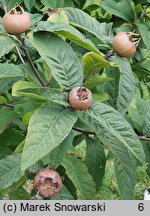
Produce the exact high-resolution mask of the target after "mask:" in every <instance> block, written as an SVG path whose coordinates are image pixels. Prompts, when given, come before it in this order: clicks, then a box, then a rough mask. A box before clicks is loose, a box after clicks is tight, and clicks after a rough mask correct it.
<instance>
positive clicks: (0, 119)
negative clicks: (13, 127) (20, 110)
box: [0, 107, 17, 132]
mask: <svg viewBox="0 0 150 216" xmlns="http://www.w3.org/2000/svg"><path fill="white" fill-rule="evenodd" d="M16 116H17V114H16V113H15V112H14V110H13V109H11V108H7V107H0V132H1V131H3V129H6V128H7V127H8V126H9V124H11V123H12V122H13V120H14V119H15V117H16Z"/></svg>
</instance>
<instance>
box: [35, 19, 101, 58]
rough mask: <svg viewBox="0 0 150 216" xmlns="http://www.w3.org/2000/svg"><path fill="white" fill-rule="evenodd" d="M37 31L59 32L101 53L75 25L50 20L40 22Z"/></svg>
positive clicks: (88, 48) (86, 47)
mask: <svg viewBox="0 0 150 216" xmlns="http://www.w3.org/2000/svg"><path fill="white" fill-rule="evenodd" d="M35 31H48V32H54V33H57V34H59V35H61V36H63V37H65V38H67V39H69V40H71V41H73V42H75V43H76V44H78V45H80V46H82V47H84V48H85V49H87V50H90V51H93V52H95V53H99V54H100V52H99V50H98V49H97V48H96V47H95V45H94V44H93V43H92V42H91V41H90V40H89V39H86V38H85V37H84V35H83V34H81V33H80V32H79V31H78V30H77V29H75V28H74V27H72V26H70V25H67V24H64V23H52V22H51V23H50V22H48V21H47V22H43V21H41V22H39V23H38V25H37V27H36V29H35Z"/></svg>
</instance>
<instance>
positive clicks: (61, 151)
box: [42, 132, 73, 169]
mask: <svg viewBox="0 0 150 216" xmlns="http://www.w3.org/2000/svg"><path fill="white" fill-rule="evenodd" d="M72 141H73V133H72V132H70V134H69V135H68V136H67V137H66V138H65V139H64V140H63V142H62V143H61V144H60V145H59V146H57V147H56V148H54V149H53V150H52V151H51V152H50V154H48V155H47V156H46V157H44V158H43V159H42V161H43V162H44V164H45V165H46V164H50V166H51V167H52V168H54V169H57V167H58V166H59V165H60V164H61V162H62V161H63V158H64V157H65V155H66V153H67V151H68V150H69V148H70V147H71V145H72Z"/></svg>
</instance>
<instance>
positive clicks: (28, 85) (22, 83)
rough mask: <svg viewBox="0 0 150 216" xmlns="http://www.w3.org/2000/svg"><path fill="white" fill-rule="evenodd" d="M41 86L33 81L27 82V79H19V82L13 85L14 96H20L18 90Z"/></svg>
mask: <svg viewBox="0 0 150 216" xmlns="http://www.w3.org/2000/svg"><path fill="white" fill-rule="evenodd" d="M38 87H39V88H40V86H39V85H37V84H36V83H33V82H27V81H22V80H20V81H18V82H15V84H14V85H13V87H12V96H14V97H15V96H18V93H17V91H18V90H21V89H28V88H38Z"/></svg>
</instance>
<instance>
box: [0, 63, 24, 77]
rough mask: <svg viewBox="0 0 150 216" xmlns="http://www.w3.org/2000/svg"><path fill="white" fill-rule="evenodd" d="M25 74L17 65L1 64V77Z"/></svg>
mask: <svg viewBox="0 0 150 216" xmlns="http://www.w3.org/2000/svg"><path fill="white" fill-rule="evenodd" d="M23 76H24V74H23V71H22V70H21V69H20V68H19V67H18V66H17V65H14V64H8V63H3V64H0V79H1V78H12V77H23Z"/></svg>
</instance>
